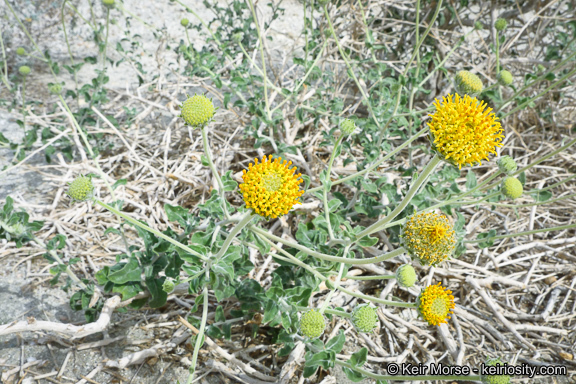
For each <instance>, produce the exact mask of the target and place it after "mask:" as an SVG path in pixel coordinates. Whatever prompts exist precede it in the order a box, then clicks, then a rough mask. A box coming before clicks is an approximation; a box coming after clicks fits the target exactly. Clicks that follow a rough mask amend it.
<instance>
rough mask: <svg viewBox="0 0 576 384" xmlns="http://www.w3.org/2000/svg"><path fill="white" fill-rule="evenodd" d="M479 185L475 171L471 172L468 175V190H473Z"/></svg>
mask: <svg viewBox="0 0 576 384" xmlns="http://www.w3.org/2000/svg"><path fill="white" fill-rule="evenodd" d="M477 184H478V183H477V181H476V174H475V173H474V171H472V170H469V171H468V174H467V175H466V190H468V191H469V190H471V189H472V188H474V187H476V185H477Z"/></svg>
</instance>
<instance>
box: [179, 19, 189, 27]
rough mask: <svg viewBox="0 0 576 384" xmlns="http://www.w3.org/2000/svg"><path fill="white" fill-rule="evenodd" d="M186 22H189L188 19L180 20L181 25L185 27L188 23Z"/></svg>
mask: <svg viewBox="0 0 576 384" xmlns="http://www.w3.org/2000/svg"><path fill="white" fill-rule="evenodd" d="M188 23H189V21H188V19H182V20H180V25H182V26H183V27H186V26H187V25H188Z"/></svg>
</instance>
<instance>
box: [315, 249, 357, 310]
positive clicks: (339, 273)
mask: <svg viewBox="0 0 576 384" xmlns="http://www.w3.org/2000/svg"><path fill="white" fill-rule="evenodd" d="M349 249H350V245H347V246H346V247H345V248H344V257H346V256H347V255H348V250H349ZM344 265H345V264H344V263H341V264H340V268H339V270H338V277H337V278H336V281H335V282H334V288H332V289H330V292H329V293H328V295H327V296H326V300H324V303H322V307H320V313H324V311H325V310H326V308H327V307H328V304H330V300H332V296H334V292H336V289H335V287H338V286H339V285H340V281H341V280H342V275H343V274H344Z"/></svg>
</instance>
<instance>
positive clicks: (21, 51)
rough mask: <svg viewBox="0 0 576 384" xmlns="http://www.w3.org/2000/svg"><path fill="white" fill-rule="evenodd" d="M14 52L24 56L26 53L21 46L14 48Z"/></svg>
mask: <svg viewBox="0 0 576 384" xmlns="http://www.w3.org/2000/svg"><path fill="white" fill-rule="evenodd" d="M16 54H17V55H18V56H24V55H25V54H26V50H25V49H24V48H23V47H18V48H16Z"/></svg>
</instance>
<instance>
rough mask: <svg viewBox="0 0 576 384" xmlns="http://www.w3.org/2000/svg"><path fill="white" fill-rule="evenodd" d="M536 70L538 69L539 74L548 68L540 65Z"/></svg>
mask: <svg viewBox="0 0 576 384" xmlns="http://www.w3.org/2000/svg"><path fill="white" fill-rule="evenodd" d="M536 68H538V72H544V71H545V70H546V67H545V66H543V65H542V64H538V66H537V67H536Z"/></svg>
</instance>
